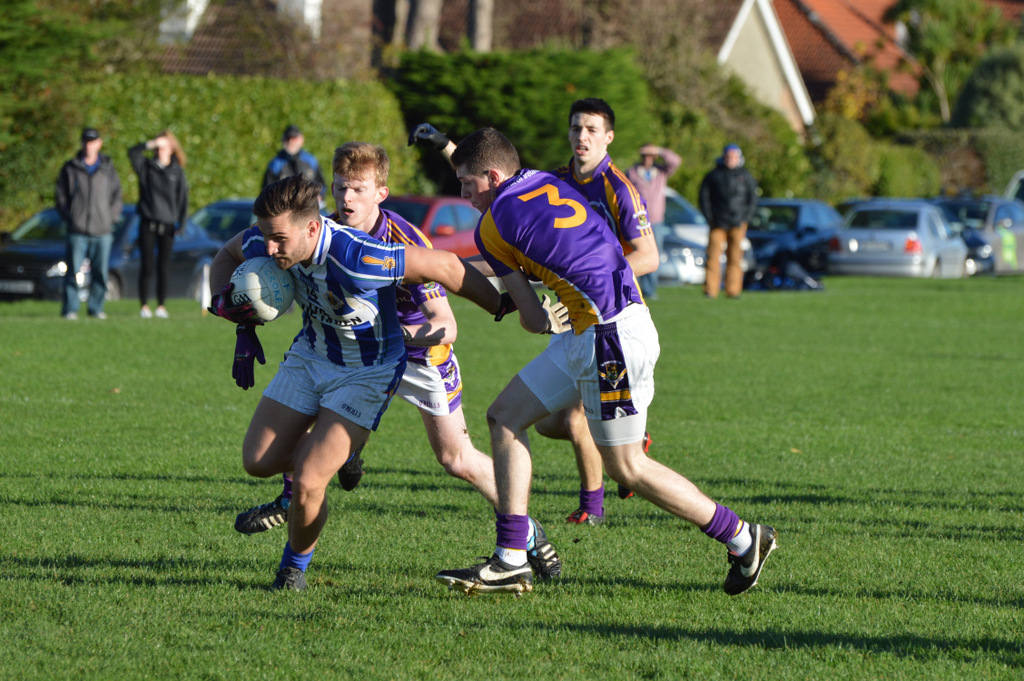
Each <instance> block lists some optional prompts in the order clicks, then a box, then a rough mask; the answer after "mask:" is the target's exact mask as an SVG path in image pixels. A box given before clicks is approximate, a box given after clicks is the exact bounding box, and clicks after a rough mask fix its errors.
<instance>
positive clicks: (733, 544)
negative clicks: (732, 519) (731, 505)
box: [725, 520, 754, 556]
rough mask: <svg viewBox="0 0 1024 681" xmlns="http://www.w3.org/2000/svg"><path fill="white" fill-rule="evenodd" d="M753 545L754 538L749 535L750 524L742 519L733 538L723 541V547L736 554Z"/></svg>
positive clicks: (740, 553) (744, 551)
mask: <svg viewBox="0 0 1024 681" xmlns="http://www.w3.org/2000/svg"><path fill="white" fill-rule="evenodd" d="M753 545H754V538H753V537H752V536H751V535H750V526H749V525H747V524H746V523H745V522H743V521H742V520H741V521H740V526H739V527H738V528H736V534H735V535H734V536H733V538H732V539H730V540H729V541H727V542H725V548H727V549H729V552H730V553H732V554H734V555H737V556H742V555H743V554H745V553H746V552H747V551H749V550H750V547H751V546H753Z"/></svg>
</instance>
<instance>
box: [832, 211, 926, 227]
mask: <svg viewBox="0 0 1024 681" xmlns="http://www.w3.org/2000/svg"><path fill="white" fill-rule="evenodd" d="M849 226H850V227H859V228H862V229H916V228H917V212H916V211H912V210H898V209H881V208H878V209H868V210H857V211H854V212H853V213H851V215H850V222H849Z"/></svg>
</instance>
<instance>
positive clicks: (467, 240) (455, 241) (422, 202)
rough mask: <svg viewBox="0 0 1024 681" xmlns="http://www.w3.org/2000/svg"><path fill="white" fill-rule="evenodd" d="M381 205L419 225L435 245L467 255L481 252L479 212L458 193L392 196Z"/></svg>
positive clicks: (466, 256) (435, 246)
mask: <svg viewBox="0 0 1024 681" xmlns="http://www.w3.org/2000/svg"><path fill="white" fill-rule="evenodd" d="M380 205H381V208H386V209H387V210H390V211H394V212H395V213H398V214H399V215H401V216H402V217H403V218H405V219H406V220H408V221H409V222H411V223H412V224H414V225H416V226H417V227H419V228H420V231H422V232H423V233H424V234H426V235H427V238H428V239H430V242H431V244H432V245H433V246H434V248H439V249H441V250H445V251H451V252H452V253H455V254H456V255H460V256H462V257H464V258H468V257H470V256H473V255H478V254H479V252H480V251H478V250H477V247H476V240H475V239H474V236H473V234H474V232H475V231H476V223H477V222H478V221H479V220H480V211H478V210H477V209H476V208H473V204H471V203H470V202H469V201H467V200H466V199H463V198H460V197H457V196H413V195H406V196H389V197H388V198H386V199H384V201H383V202H382V203H381V204H380Z"/></svg>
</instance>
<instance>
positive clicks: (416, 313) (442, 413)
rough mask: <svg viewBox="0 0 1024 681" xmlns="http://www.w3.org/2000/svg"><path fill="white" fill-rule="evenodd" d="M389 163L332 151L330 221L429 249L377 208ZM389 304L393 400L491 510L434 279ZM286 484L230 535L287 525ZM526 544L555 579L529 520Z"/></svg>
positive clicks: (451, 329) (365, 153)
mask: <svg viewBox="0 0 1024 681" xmlns="http://www.w3.org/2000/svg"><path fill="white" fill-rule="evenodd" d="M390 165H391V162H390V159H389V158H388V155H387V152H386V151H385V150H384V147H381V146H379V145H373V144H368V143H366V142H348V143H346V144H343V145H342V146H340V147H338V148H337V149H336V150H335V152H334V162H333V169H334V181H333V182H332V183H331V195H332V196H333V197H334V201H335V205H336V207H337V211H336V212H335V214H334V215H332V216H331V219H332V220H335V221H336V222H338V223H339V224H342V225H344V226H346V227H352V228H354V229H358V230H360V231H361V232H364V233H366V234H369V235H370V236H371V237H373V238H374V239H377V240H379V241H383V242H384V243H398V244H407V245H412V246H422V247H425V248H432V246H431V244H430V241H429V240H428V239H427V237H426V236H424V235H423V233H422V232H420V230H418V229H417V228H416V227H414V226H413V225H412V224H410V223H409V222H407V221H406V220H405V219H404V218H402V217H401V216H400V215H397V214H395V213H392V212H390V211H387V210H384V209H382V208H380V203H381V202H382V201H383V200H384V199H386V198H387V196H388V187H387V180H388V173H389V170H390ZM395 301H396V309H397V313H398V321H399V323H400V324H401V326H402V334H403V336H404V338H405V349H406V351H407V354H408V360H407V364H406V368H405V373H404V374H403V375H402V379H401V382H400V383H399V384H398V388H397V390H396V395H397V396H398V397H399V398H401V399H403V400H405V401H406V402H409V403H410V404H412V405H413V406H415V407H417V408H418V409H419V411H420V416H421V418H422V419H423V426H424V428H425V429H426V431H427V439H428V441H429V442H430V446H431V449H433V451H434V455H435V456H436V457H437V461H438V463H440V464H441V465H442V466H443V467H444V469H445V471H446V472H447V473H448V474H449V475H452V476H454V477H456V478H459V479H461V480H465V481H466V482H468V483H469V484H471V485H473V487H475V488H476V489H477V491H478V492H480V494H481V495H482V496H483V497H484V498H485V499H486V500H487V501H488V503H490V504H491V506H492V507H494V506H497V503H498V492H497V487H496V485H495V482H494V464H493V462H492V461H491V458H490V457H489V456H487V455H486V454H484V453H483V452H481V451H479V450H477V449H476V448H475V447H474V446H473V443H472V441H471V440H470V437H469V431H468V430H467V428H466V418H465V416H464V414H463V412H462V378H461V376H460V374H459V363H458V360H457V359H456V357H455V352H454V351H453V349H452V343H454V342H455V338H456V335H457V326H456V321H455V315H454V314H453V313H452V309H451V306H450V305H449V304H448V298H447V294H446V292H445V289H444V287H443V286H441V285H440V284H438V283H436V282H433V281H428V282H424V283H419V284H410V283H403V284H400V285H398V286H397V287H396V289H395ZM359 455H360V452H356V453H355V454H354V455H353V456H352V459H351V460H350V461H349V462H348V463H347V464H346V465H345V466H343V467H342V472H344V471H345V469H346V468H347V467H350V466H351V465H352V463H353V462H356V461H358V462H359V470H360V473H361V470H362V467H361V459H360V458H359ZM356 481H358V478H357V479H356ZM291 485H292V480H291V476H290V475H289V474H287V473H286V474H285V476H284V487H285V488H284V491H283V492H282V493H281V495H279V496H278V497H277V499H275V500H274V501H272V502H270V503H267V504H263V505H262V506H257V507H255V508H252V509H249V510H248V511H245V512H244V513H242V514H240V515H239V517H238V521H236V523H235V529H237V530H238V531H240V532H243V533H245V534H253V533H256V532H262V531H264V530H268V529H270V528H272V527H275V526H277V525H280V524H282V523H284V522H286V520H287V518H288V506H289V504H290V500H291ZM529 544H530V545H529V555H528V558H529V561H530V564H531V565H532V567H533V569H534V570H535V571H536V572H537V574H538V575H539V576H540V577H542V578H549V577H555V576H557V575H558V574H559V573H560V572H561V561H560V560H559V559H558V554H557V553H556V551H555V548H554V546H552V545H551V543H550V542H549V541H548V540H547V537H546V535H545V534H544V529H543V528H542V527H541V525H540V523H538V522H537V521H536V520H534V519H533V518H531V519H530V537H529Z"/></svg>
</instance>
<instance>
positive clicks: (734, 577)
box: [598, 440, 776, 595]
mask: <svg viewBox="0 0 1024 681" xmlns="http://www.w3.org/2000/svg"><path fill="white" fill-rule="evenodd" d="M598 447H599V449H600V450H601V456H602V458H603V460H604V465H605V469H606V470H607V471H608V475H610V476H611V477H612V479H613V480H615V481H616V482H619V483H620V484H623V485H625V486H627V487H628V488H629V489H631V490H633V491H634V492H636V494H638V495H640V496H641V497H643V498H644V499H647V500H648V501H650V502H651V503H652V504H654V505H656V506H658V507H659V508H662V509H664V510H666V511H668V512H669V513H671V514H673V515H675V516H677V517H679V518H682V519H683V520H687V521H689V522H691V523H693V524H694V525H696V526H697V527H699V528H700V529H701V530H702V531H703V532H704V533H705V534H707V535H708V536H710V537H712V538H714V539H717V540H718V541H720V542H721V543H723V544H725V545H726V548H727V549H728V550H729V562H730V564H731V567H730V569H729V574H728V575H727V576H726V579H725V586H724V588H725V591H726V593H728V594H730V595H737V594H741V593H743V592H744V591H746V590H747V589H749V588H750V587H752V586H754V585H755V584H757V580H758V577H759V576H760V574H761V568H762V567H763V566H764V563H765V561H766V560H767V559H768V554H770V553H771V552H772V551H773V550H775V547H776V542H775V538H776V532H775V528H773V527H769V526H767V525H754V524H748V523H746V522H744V521H743V520H740V519H739V517H737V516H736V514H735V513H733V512H732V511H731V510H730V509H728V508H727V507H725V506H722V505H720V504H717V503H715V502H714V501H712V500H711V499H709V498H708V497H707V496H706V495H705V494H704V493H703V492H701V491H700V489H698V488H697V486H696V485H694V484H693V483H692V482H690V481H689V480H688V479H686V478H685V477H683V476H682V475H680V474H679V473H677V472H675V471H674V470H672V469H671V468H668V467H667V466H664V465H662V464H660V463H658V462H657V461H655V460H653V459H651V458H650V457H648V456H647V455H646V454H644V451H643V441H642V440H638V441H636V442H634V443H631V444H628V445H615V446H610V445H598Z"/></svg>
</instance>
